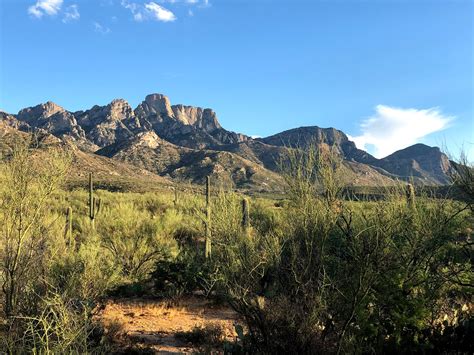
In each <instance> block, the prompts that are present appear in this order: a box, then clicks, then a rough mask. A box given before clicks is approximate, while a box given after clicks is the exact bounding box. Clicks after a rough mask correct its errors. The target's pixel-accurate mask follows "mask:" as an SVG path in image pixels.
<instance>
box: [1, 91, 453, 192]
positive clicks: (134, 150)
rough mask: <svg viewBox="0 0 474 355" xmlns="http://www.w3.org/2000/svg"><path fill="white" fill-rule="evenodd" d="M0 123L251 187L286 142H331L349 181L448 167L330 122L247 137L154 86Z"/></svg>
mask: <svg viewBox="0 0 474 355" xmlns="http://www.w3.org/2000/svg"><path fill="white" fill-rule="evenodd" d="M2 127H3V130H6V129H7V127H9V128H8V129H15V130H21V131H35V130H36V131H41V132H43V133H49V134H52V135H54V136H56V137H58V138H60V139H61V140H62V141H63V142H67V143H68V144H69V145H71V146H75V147H78V148H79V151H81V152H84V153H87V154H90V153H94V156H103V157H106V158H103V159H109V160H110V159H112V160H114V161H122V162H125V163H127V164H129V165H134V166H137V167H139V168H142V169H145V170H146V171H149V172H151V173H153V174H157V175H160V176H163V177H169V178H171V179H175V180H179V181H187V182H194V183H202V182H203V181H204V178H205V176H206V175H209V174H210V175H213V176H214V178H216V179H217V180H219V181H222V182H225V183H226V184H227V185H228V186H232V187H234V188H246V189H254V190H255V189H257V190H260V189H263V190H279V189H280V188H281V185H282V178H281V176H280V175H279V172H280V170H279V167H280V162H281V161H284V160H285V159H286V158H287V157H288V149H307V148H308V147H309V146H311V145H316V146H320V147H329V146H331V147H333V149H334V150H335V151H336V152H337V154H339V155H340V156H341V158H342V159H343V160H344V168H345V174H346V177H347V178H348V182H349V183H351V184H352V185H379V184H390V183H393V182H394V180H397V179H401V180H409V179H414V181H415V182H416V183H419V184H425V185H433V184H434V185H436V184H446V183H448V182H449V174H450V171H451V170H450V169H451V167H450V162H449V159H448V158H447V157H446V155H444V154H443V153H441V151H440V150H439V149H438V148H431V147H427V146H423V145H415V146H412V147H409V148H406V149H404V150H402V151H399V152H396V153H394V154H392V155H390V156H388V157H386V158H384V159H376V158H375V157H373V156H372V155H370V154H369V153H367V152H365V151H363V150H360V149H358V148H357V147H356V146H355V144H354V142H352V141H350V140H349V138H348V137H347V135H346V134H344V133H343V132H342V131H339V130H337V129H334V128H319V127H316V126H313V127H300V128H295V129H291V130H288V131H284V132H281V133H278V134H276V135H273V136H270V137H266V138H260V139H252V138H250V137H248V136H246V135H243V134H239V133H235V132H230V131H227V130H225V129H224V128H223V127H222V126H221V125H220V123H219V120H218V118H217V115H216V113H215V112H214V111H213V110H212V109H209V108H200V107H193V106H186V105H171V103H170V100H169V99H168V97H166V96H164V95H162V94H151V95H148V96H147V97H146V98H145V100H144V101H142V102H141V103H140V104H139V105H138V106H137V107H136V108H135V109H133V108H132V107H131V106H130V105H129V104H128V103H127V102H126V101H125V100H123V99H117V100H113V101H112V102H111V103H109V104H108V105H105V106H97V105H96V106H94V107H92V108H91V109H88V110H85V111H77V112H70V111H67V110H65V109H64V108H63V107H61V106H59V105H57V104H55V103H52V102H46V103H44V104H40V105H37V106H34V107H29V108H25V109H23V110H21V111H20V112H19V113H18V114H17V115H11V114H7V113H4V112H0V129H2Z"/></svg>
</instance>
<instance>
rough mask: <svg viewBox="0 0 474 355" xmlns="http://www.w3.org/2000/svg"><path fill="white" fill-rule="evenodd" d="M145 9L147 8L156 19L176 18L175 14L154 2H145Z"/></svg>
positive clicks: (165, 20)
mask: <svg viewBox="0 0 474 355" xmlns="http://www.w3.org/2000/svg"><path fill="white" fill-rule="evenodd" d="M145 9H146V10H148V11H149V12H150V13H151V14H152V16H153V18H155V19H156V20H158V21H163V22H170V21H175V20H176V16H175V15H174V14H173V13H172V12H171V11H170V10H167V9H165V8H164V7H162V6H160V5H158V4H157V3H155V2H149V3H148V4H145Z"/></svg>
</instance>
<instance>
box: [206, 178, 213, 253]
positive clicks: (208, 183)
mask: <svg viewBox="0 0 474 355" xmlns="http://www.w3.org/2000/svg"><path fill="white" fill-rule="evenodd" d="M211 248H212V243H211V177H210V176H207V177H206V249H205V255H206V258H210V257H211Z"/></svg>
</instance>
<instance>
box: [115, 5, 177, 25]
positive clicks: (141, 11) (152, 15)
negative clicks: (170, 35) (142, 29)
mask: <svg viewBox="0 0 474 355" xmlns="http://www.w3.org/2000/svg"><path fill="white" fill-rule="evenodd" d="M121 5H122V6H123V7H124V8H126V9H128V10H130V12H131V13H132V15H133V19H134V20H135V21H138V22H141V21H145V20H148V19H153V20H156V21H162V22H172V21H175V20H176V16H175V14H174V13H173V12H172V11H170V10H168V9H166V8H164V7H163V6H160V5H158V4H157V3H155V2H149V3H147V4H145V5H144V6H142V5H139V4H137V3H133V2H132V3H131V2H129V1H128V0H122V1H121Z"/></svg>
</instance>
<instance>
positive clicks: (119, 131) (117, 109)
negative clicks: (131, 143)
mask: <svg viewBox="0 0 474 355" xmlns="http://www.w3.org/2000/svg"><path fill="white" fill-rule="evenodd" d="M74 115H75V116H76V117H77V122H78V123H79V125H80V126H81V127H82V128H83V129H84V131H85V132H86V137H87V139H89V140H90V141H91V142H93V143H94V144H96V145H97V146H99V147H105V146H107V145H110V144H113V143H115V142H116V141H121V140H125V139H128V138H131V137H132V136H133V135H134V134H136V133H138V132H140V131H141V130H142V129H141V124H140V121H139V120H138V119H137V118H136V116H135V113H134V112H133V109H132V107H131V106H130V105H129V104H128V102H127V101H125V100H123V99H117V100H113V101H112V102H111V103H110V104H108V105H107V106H97V105H96V106H94V107H92V108H91V109H90V110H87V111H78V112H75V113H74Z"/></svg>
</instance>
